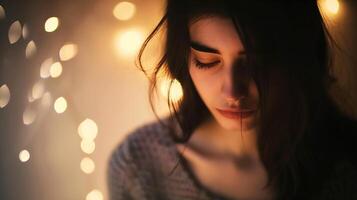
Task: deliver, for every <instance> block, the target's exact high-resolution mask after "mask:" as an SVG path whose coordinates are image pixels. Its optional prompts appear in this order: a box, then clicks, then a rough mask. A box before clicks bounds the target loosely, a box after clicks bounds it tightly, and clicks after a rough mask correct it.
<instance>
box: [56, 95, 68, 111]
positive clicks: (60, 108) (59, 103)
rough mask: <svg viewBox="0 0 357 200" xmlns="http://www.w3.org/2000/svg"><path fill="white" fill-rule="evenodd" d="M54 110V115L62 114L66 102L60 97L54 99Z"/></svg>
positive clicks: (65, 107)
mask: <svg viewBox="0 0 357 200" xmlns="http://www.w3.org/2000/svg"><path fill="white" fill-rule="evenodd" d="M54 108H55V111H56V113H58V114H60V113H63V112H64V111H66V109H67V101H66V99H65V98H63V97H60V98H58V99H56V101H55V104H54Z"/></svg>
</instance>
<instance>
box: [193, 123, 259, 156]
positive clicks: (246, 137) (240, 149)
mask: <svg viewBox="0 0 357 200" xmlns="http://www.w3.org/2000/svg"><path fill="white" fill-rule="evenodd" d="M256 140H257V133H256V130H255V129H250V130H244V131H243V132H241V130H225V129H224V128H223V127H221V126H220V125H219V124H218V123H217V121H216V120H214V119H210V120H207V121H206V122H204V123H202V124H201V125H200V126H199V127H198V128H197V129H196V130H195V131H194V133H193V135H192V137H191V138H190V141H189V146H190V147H191V148H192V149H193V150H196V151H198V152H200V153H201V154H204V155H206V156H211V157H216V158H221V159H226V158H227V159H238V160H239V159H242V158H244V160H247V159H248V160H252V161H254V162H256V161H259V160H260V159H259V153H258V148H257V145H256V142H257V141H256Z"/></svg>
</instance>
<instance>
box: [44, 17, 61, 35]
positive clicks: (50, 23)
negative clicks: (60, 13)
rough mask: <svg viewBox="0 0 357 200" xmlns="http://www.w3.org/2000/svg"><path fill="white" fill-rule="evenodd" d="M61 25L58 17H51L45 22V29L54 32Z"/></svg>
mask: <svg viewBox="0 0 357 200" xmlns="http://www.w3.org/2000/svg"><path fill="white" fill-rule="evenodd" d="M58 25H59V19H58V18H57V17H50V18H48V19H47V20H46V22H45V31H46V32H54V31H55V30H56V29H57V28H58Z"/></svg>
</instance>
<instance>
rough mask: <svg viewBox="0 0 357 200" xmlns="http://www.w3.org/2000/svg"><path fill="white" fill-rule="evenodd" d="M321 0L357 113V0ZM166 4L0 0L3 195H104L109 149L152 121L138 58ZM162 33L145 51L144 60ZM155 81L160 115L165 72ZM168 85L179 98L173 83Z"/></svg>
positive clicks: (155, 50) (35, 199)
mask: <svg viewBox="0 0 357 200" xmlns="http://www.w3.org/2000/svg"><path fill="white" fill-rule="evenodd" d="M319 3H320V9H321V12H322V13H323V15H324V16H325V20H326V23H327V24H328V27H329V29H330V31H331V33H332V35H333V36H334V38H335V40H336V41H337V43H338V44H339V46H340V47H341V49H343V51H336V60H335V65H334V71H335V73H336V74H337V77H338V81H339V82H338V85H339V88H338V89H335V90H333V93H334V94H335V96H336V99H337V101H341V102H346V101H349V102H350V104H349V105H350V106H346V105H347V104H345V103H344V104H343V105H344V109H345V110H346V112H348V113H349V114H350V115H352V116H353V117H356V105H357V92H356V91H357V81H356V74H357V68H356V66H355V65H356V63H357V62H356V56H355V54H356V52H357V51H356V47H357V45H356V42H357V32H356V27H357V20H356V19H357V16H356V15H357V12H356V11H357V7H356V2H355V1H352V0H351V1H347V0H345V1H342V0H340V1H337V0H321V1H319ZM164 8H165V1H164V0H150V1H148V0H130V1H119V0H102V1H99V0H75V1H73V0H61V1H59V0H57V1H54V0H31V1H21V0H1V1H0V42H1V43H0V137H1V138H0V199H4V200H22V199H27V200H81V199H82V200H104V199H108V194H107V189H106V169H107V161H108V158H109V156H110V153H111V151H112V150H113V149H114V148H115V147H116V146H117V145H118V144H120V142H121V141H122V139H123V138H124V137H125V136H126V135H127V134H128V133H129V132H130V131H132V130H134V129H135V128H136V127H138V126H140V125H142V124H144V123H146V122H149V121H152V120H155V115H154V114H153V112H152V110H151V108H150V105H149V100H148V80H147V78H146V77H145V75H144V74H143V73H142V72H141V71H140V70H138V68H137V67H136V65H135V57H136V55H137V52H138V48H139V47H140V45H141V43H142V42H143V41H144V39H145V37H146V36H147V35H148V34H149V33H150V31H152V29H153V28H154V26H155V25H156V24H157V23H158V21H159V20H160V18H161V17H162V15H163V12H164ZM301 14H302V15H303V14H304V12H303V11H301ZM163 39H164V38H160V37H158V38H157V39H156V40H155V41H156V42H155V41H154V43H153V44H152V45H151V46H150V48H149V50H148V51H147V52H146V54H145V60H144V61H145V64H146V65H147V66H153V64H155V62H156V61H157V58H158V56H160V52H161V50H162V45H160V44H162V42H163V41H164V40H163ZM159 83H160V84H159V87H158V88H159V90H158V101H157V102H156V104H155V105H156V106H157V112H158V114H159V116H165V115H167V114H168V113H169V112H168V108H167V106H166V98H167V91H168V83H169V79H165V78H163V79H162V80H160V81H159ZM171 92H172V93H171V95H172V97H173V98H178V99H179V98H181V96H182V92H181V90H180V85H179V83H178V82H174V85H173V86H172V90H171Z"/></svg>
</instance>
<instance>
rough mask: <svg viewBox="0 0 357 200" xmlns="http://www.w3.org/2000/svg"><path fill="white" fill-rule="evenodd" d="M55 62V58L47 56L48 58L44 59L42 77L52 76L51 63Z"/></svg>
mask: <svg viewBox="0 0 357 200" xmlns="http://www.w3.org/2000/svg"><path fill="white" fill-rule="evenodd" d="M52 64H53V59H52V58H47V59H46V60H44V61H43V62H42V64H41V68H40V76H41V78H48V77H50V75H51V74H50V69H51V65H52Z"/></svg>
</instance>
